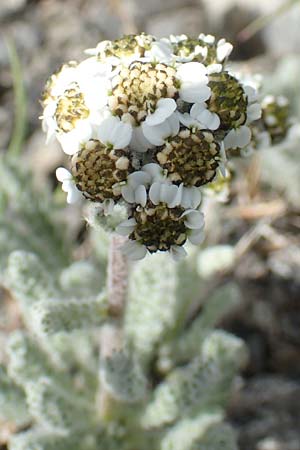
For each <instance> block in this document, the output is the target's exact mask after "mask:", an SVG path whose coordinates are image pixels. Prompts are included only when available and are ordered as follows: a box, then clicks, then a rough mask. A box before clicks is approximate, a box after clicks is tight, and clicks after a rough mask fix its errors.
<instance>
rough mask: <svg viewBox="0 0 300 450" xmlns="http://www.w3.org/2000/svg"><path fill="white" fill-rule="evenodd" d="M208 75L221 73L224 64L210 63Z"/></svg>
mask: <svg viewBox="0 0 300 450" xmlns="http://www.w3.org/2000/svg"><path fill="white" fill-rule="evenodd" d="M206 70H207V73H208V75H210V74H212V73H220V72H222V70H223V67H222V64H210V65H209V66H207V68H206Z"/></svg>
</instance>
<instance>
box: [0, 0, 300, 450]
mask: <svg viewBox="0 0 300 450" xmlns="http://www.w3.org/2000/svg"><path fill="white" fill-rule="evenodd" d="M249 25H250V26H249ZM0 30H1V35H0V151H1V152H5V151H6V150H7V148H8V146H9V143H10V142H11V136H12V135H13V130H14V126H15V101H16V90H15V89H14V88H13V77H12V71H11V55H9V52H8V50H7V41H9V42H10V43H14V45H15V47H16V50H17V53H18V56H19V59H20V63H21V70H20V71H19V76H21V77H22V78H23V80H24V84H25V90H26V100H25V99H24V98H23V100H22V101H23V109H24V110H23V117H24V118H25V122H26V123H25V132H24V136H23V138H24V139H23V138H22V141H23V144H22V145H23V149H22V157H21V159H20V163H21V164H24V165H25V166H29V167H31V169H32V170H33V173H34V177H35V182H36V185H37V187H38V186H42V185H45V184H46V185H48V186H49V187H50V189H51V190H52V191H53V192H54V195H55V198H56V201H57V202H58V203H64V202H65V197H64V195H62V194H61V192H60V188H59V189H57V182H56V180H55V169H56V167H58V166H59V165H61V164H63V163H64V162H65V161H66V160H65V159H64V158H65V155H64V154H63V152H61V150H60V149H59V147H58V145H57V144H56V143H52V144H51V145H48V146H46V145H45V135H44V133H43V132H42V130H41V123H40V120H39V116H40V115H41V112H42V111H41V106H40V103H39V99H40V98H41V94H42V91H43V87H44V85H45V82H46V80H47V78H48V76H49V75H50V74H51V73H53V72H54V71H55V70H56V69H57V68H58V67H59V66H60V65H61V64H62V63H63V62H66V61H70V60H74V59H75V60H81V59H82V58H83V57H84V55H83V51H84V49H86V48H90V47H95V45H96V44H97V42H99V41H101V40H104V39H115V38H117V37H120V36H121V35H123V34H128V33H136V32H141V31H145V32H146V33H150V34H154V35H156V36H157V37H162V36H167V35H169V34H181V33H185V34H188V35H190V36H198V34H199V33H201V32H203V33H208V34H214V35H216V36H217V37H218V38H220V37H225V38H226V39H227V40H229V41H230V42H232V44H233V45H234V52H233V54H232V61H233V63H232V66H233V67H234V68H235V67H238V68H239V69H242V70H246V71H247V70H249V71H251V72H252V73H259V74H262V75H263V77H264V78H263V79H264V83H263V92H264V93H265V94H268V93H273V94H276V95H279V94H284V95H286V96H287V97H288V98H289V100H290V102H291V108H292V113H293V115H294V116H295V117H296V121H297V120H298V121H299V122H300V51H299V49H300V2H299V1H296V0H293V1H286V0H273V1H272V2H271V1H269V0H251V1H248V0H164V1H161V0H152V1H151V2H150V1H149V0H106V1H105V0H1V2H0ZM297 136H298V137H297ZM234 174H235V176H234V178H233V183H232V187H231V192H230V199H229V202H228V204H226V205H224V204H222V203H221V204H220V203H217V202H214V201H213V203H211V204H210V205H209V206H208V211H207V217H208V219H207V227H206V229H207V242H206V247H207V248H206V250H204V251H203V256H202V261H203V264H202V265H201V264H200V268H199V270H200V272H201V271H202V272H203V273H202V276H203V279H204V280H205V283H206V284H205V286H206V289H208V290H210V289H213V288H214V286H217V285H218V284H220V283H222V281H224V279H229V280H230V279H232V280H233V281H234V283H236V284H238V285H239V287H240V288H241V292H242V296H243V301H242V303H241V306H240V308H239V309H238V310H237V311H236V313H235V314H233V315H232V316H231V317H228V318H227V319H226V321H224V323H222V324H221V325H222V327H223V328H225V329H227V330H229V331H231V332H233V333H235V334H236V335H238V336H240V337H242V338H243V339H244V340H245V341H246V342H247V344H248V347H249V350H250V361H249V364H248V366H247V367H246V368H245V371H244V373H243V374H242V376H241V379H240V384H241V386H240V389H239V390H238V391H237V392H238V393H237V394H235V395H234V396H233V398H232V402H231V405H230V408H229V411H228V414H229V418H230V421H231V423H232V424H233V425H234V426H235V427H236V428H237V430H238V432H239V436H240V438H239V440H240V448H241V449H242V450H300V407H299V405H300V239H299V230H300V215H299V213H300V134H298V135H296V136H295V137H293V138H292V139H289V140H288V141H286V142H285V143H284V144H281V145H278V146H276V147H273V148H271V149H266V150H263V151H260V152H259V153H257V154H255V155H254V156H252V157H251V158H248V159H247V160H246V161H242V162H239V163H236V164H235V169H234ZM64 215H65V220H66V223H67V226H68V229H69V233H70V236H72V239H74V240H75V241H76V242H77V249H76V251H75V255H74V256H75V258H81V257H82V256H86V255H88V254H89V251H90V250H89V245H90V242H89V236H88V231H87V229H86V226H85V223H84V220H83V219H82V211H81V210H80V208H78V207H76V206H68V207H66V208H65V210H64ZM231 250H232V251H234V255H235V259H234V262H233V259H232V258H231V256H230V255H231ZM214 252H215V253H214ZM207 258H210V261H213V262H214V263H213V264H211V266H212V268H210V269H209V270H207V271H206V269H205V261H206V260H207ZM0 326H1V327H2V324H1V325H0ZM9 326H11V324H7V323H6V324H4V325H3V327H2V328H3V330H4V331H5V329H6V328H5V327H9ZM14 326H15V325H14ZM3 330H2V331H3Z"/></svg>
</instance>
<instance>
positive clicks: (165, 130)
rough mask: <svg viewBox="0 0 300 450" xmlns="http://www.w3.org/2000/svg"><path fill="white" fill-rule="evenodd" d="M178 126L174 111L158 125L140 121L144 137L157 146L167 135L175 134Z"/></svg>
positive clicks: (161, 143) (177, 118)
mask: <svg viewBox="0 0 300 450" xmlns="http://www.w3.org/2000/svg"><path fill="white" fill-rule="evenodd" d="M179 128H180V124H179V117H178V115H177V114H176V113H173V114H172V115H171V116H170V117H168V119H166V120H165V121H164V122H163V123H161V124H160V125H155V126H149V125H148V124H147V123H146V122H143V123H142V130H143V133H144V135H145V137H146V139H147V140H148V141H150V142H151V144H153V145H157V146H159V145H163V143H164V141H165V139H166V138H167V137H169V136H174V135H175V134H177V133H178V132H179Z"/></svg>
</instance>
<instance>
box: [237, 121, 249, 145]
mask: <svg viewBox="0 0 300 450" xmlns="http://www.w3.org/2000/svg"><path fill="white" fill-rule="evenodd" d="M236 131H237V141H238V147H240V148H243V147H245V146H246V145H248V144H249V142H250V141H251V130H250V128H248V127H247V126H245V125H243V126H242V127H240V128H238V129H237V130H236Z"/></svg>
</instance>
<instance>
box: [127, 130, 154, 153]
mask: <svg viewBox="0 0 300 450" xmlns="http://www.w3.org/2000/svg"><path fill="white" fill-rule="evenodd" d="M129 147H130V148H131V149H132V150H135V151H136V152H139V153H145V152H146V151H147V150H148V149H150V148H152V147H153V145H152V144H151V142H149V140H147V139H146V137H145V135H144V133H143V130H142V127H134V128H133V130H132V138H131V141H130V144H129Z"/></svg>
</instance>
